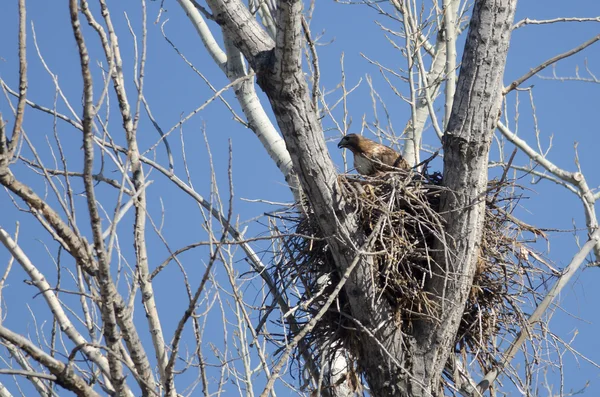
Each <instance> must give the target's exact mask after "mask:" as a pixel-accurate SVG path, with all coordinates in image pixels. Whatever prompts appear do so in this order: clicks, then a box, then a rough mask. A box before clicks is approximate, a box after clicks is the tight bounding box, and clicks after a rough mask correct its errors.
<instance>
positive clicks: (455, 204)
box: [207, 0, 516, 396]
mask: <svg viewBox="0 0 600 397" xmlns="http://www.w3.org/2000/svg"><path fill="white" fill-rule="evenodd" d="M207 3H208V5H209V6H210V8H211V9H212V12H213V15H214V17H215V20H216V21H217V23H219V24H220V25H221V27H222V28H223V30H224V32H225V34H226V35H227V37H229V38H230V39H231V40H232V41H233V43H234V44H235V46H236V47H237V48H238V49H239V50H240V51H241V52H242V53H243V54H244V56H245V57H246V59H247V60H248V61H249V63H250V65H251V66H252V68H253V69H254V70H255V72H256V73H257V75H258V79H257V81H258V84H259V85H260V87H261V88H262V89H263V90H264V92H265V93H266V95H267V96H268V98H269V101H270V103H271V106H272V108H273V111H274V114H275V116H276V118H277V122H278V124H279V128H280V129H281V132H282V134H283V136H284V139H285V142H286V146H287V148H288V150H289V152H290V155H291V158H292V162H293V165H294V169H295V170H296V172H297V173H298V176H299V178H300V182H301V186H302V189H303V191H304V192H305V194H306V197H307V199H308V201H309V203H310V208H311V209H312V211H313V214H312V216H314V217H315V221H316V222H317V223H318V224H319V226H320V227H321V230H322V232H323V235H324V236H326V238H327V241H328V243H329V245H330V248H331V251H332V253H333V256H334V258H335V261H336V265H337V267H338V269H339V270H340V271H342V272H343V271H344V270H345V269H347V268H348V267H349V265H350V264H351V263H352V261H353V260H354V259H355V257H356V255H357V254H358V247H360V246H361V245H362V244H363V242H364V241H365V236H364V235H363V234H362V232H361V231H360V230H357V225H356V219H355V217H354V216H353V214H352V213H350V212H349V211H347V208H346V203H345V200H344V197H343V195H342V193H341V190H340V187H339V186H338V183H337V173H336V171H335V167H334V165H333V163H332V161H331V158H330V156H329V153H328V151H327V148H326V146H325V141H324V137H323V130H322V127H321V124H320V122H319V120H318V117H317V114H316V112H315V109H314V108H313V105H312V102H311V100H310V97H309V89H308V85H307V82H306V80H305V77H304V74H303V71H302V64H301V56H300V54H301V51H300V50H301V46H302V36H301V21H300V18H301V12H302V2H301V1H299V0H289V1H281V2H279V4H278V6H279V10H278V16H277V20H276V24H277V35H276V40H275V42H274V41H273V40H272V39H271V37H270V35H269V34H268V33H267V32H265V31H264V30H263V29H262V28H261V26H260V25H259V24H258V23H257V22H256V20H255V19H254V17H253V15H251V14H250V13H249V12H248V9H247V8H246V7H245V6H244V5H243V4H242V3H241V2H240V1H239V0H207ZM515 4H516V0H480V1H477V2H476V4H475V8H474V14H473V18H472V23H471V27H470V30H469V35H468V39H467V45H466V48H465V55H464V58H463V68H462V70H461V74H460V76H459V81H458V86H457V92H456V96H455V104H454V107H453V111H452V115H451V118H450V120H449V127H448V132H447V137H446V140H445V145H444V149H445V151H446V152H445V154H446V157H445V165H444V166H445V170H446V171H445V175H444V176H445V178H446V182H447V184H448V186H449V187H450V188H451V189H452V191H453V192H454V193H453V194H452V195H448V197H446V198H445V199H444V201H443V208H444V209H447V210H450V212H449V213H448V215H447V216H446V221H447V222H448V224H447V233H448V237H449V239H450V240H452V241H456V242H457V243H456V244H451V246H450V247H449V248H451V249H452V250H453V257H452V258H451V260H449V261H448V264H447V267H446V268H444V269H440V270H439V271H438V272H437V273H436V277H434V278H433V279H432V280H430V283H429V285H428V290H429V291H430V292H431V294H432V295H433V298H434V299H436V300H439V301H440V302H442V301H441V298H439V297H441V296H444V297H445V300H444V301H443V302H442V304H440V307H441V312H440V318H441V323H435V324H433V323H430V322H426V321H422V322H421V323H419V324H418V325H419V327H418V331H419V332H418V333H415V334H414V335H412V336H411V337H410V338H408V339H407V340H404V339H403V335H402V332H401V330H400V329H399V327H397V324H396V322H395V321H393V319H392V310H391V308H390V307H389V305H388V304H387V302H386V301H384V300H379V299H378V297H377V295H376V293H375V290H374V288H373V287H372V285H371V280H372V278H371V276H372V275H371V272H372V271H371V267H370V265H369V263H368V261H367V260H364V259H363V260H361V262H359V264H358V266H357V268H356V271H355V272H354V273H353V275H352V277H351V279H350V280H349V281H348V283H347V284H346V286H345V293H346V294H347V296H348V299H349V302H350V306H351V309H352V315H353V316H354V318H355V319H356V320H357V327H358V328H361V329H363V331H364V332H363V333H362V335H363V336H362V341H361V342H362V343H361V345H362V351H361V352H358V353H359V354H358V356H359V362H360V365H361V367H362V369H363V371H364V374H365V376H366V378H367V380H368V383H369V386H370V389H371V394H372V395H375V396H391V395H396V396H402V395H405V396H409V395H410V396H421V395H432V394H433V395H437V394H438V392H439V387H440V385H439V379H440V374H441V372H442V370H443V368H444V365H445V363H446V360H447V358H448V356H449V354H450V352H451V347H452V345H453V343H454V338H455V334H456V331H457V328H458V324H459V322H460V318H461V315H462V313H463V307H464V303H465V299H466V296H467V294H468V291H469V290H470V287H471V282H472V276H473V269H474V265H475V258H476V257H477V251H478V247H479V241H480V237H481V227H482V222H483V214H484V212H483V209H484V207H483V205H484V203H483V201H481V200H480V199H481V193H482V192H483V191H484V190H485V187H486V182H487V159H488V156H487V155H488V150H489V143H490V139H491V135H492V132H493V129H494V125H495V123H496V120H497V116H498V110H499V105H500V95H501V88H502V84H501V82H502V81H501V77H502V73H503V71H504V64H505V59H506V51H507V48H508V42H509V38H510V27H511V24H512V21H513V17H514V9H515ZM478 200H479V201H478ZM442 263H443V262H442ZM445 274H459V276H457V277H455V278H452V279H448V280H446V281H447V282H446V283H443V281H444V280H445V279H446V277H445Z"/></svg>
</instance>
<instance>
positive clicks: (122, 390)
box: [69, 0, 127, 396]
mask: <svg viewBox="0 0 600 397" xmlns="http://www.w3.org/2000/svg"><path fill="white" fill-rule="evenodd" d="M77 3H78V2H77V0H70V1H69V10H70V14H71V26H72V29H73V34H74V36H75V42H76V43H77V47H78V50H79V58H80V63H81V74H82V77H83V95H84V106H83V148H84V172H83V174H84V177H83V181H84V185H85V193H86V197H87V205H88V211H89V214H90V222H91V228H92V233H93V236H94V248H95V250H96V253H97V256H98V284H99V286H100V294H101V295H102V301H103V305H102V323H103V325H104V338H105V340H106V344H107V346H108V348H109V349H110V350H113V351H119V344H120V339H121V337H120V334H119V331H118V327H117V318H116V314H115V310H114V306H113V304H114V301H115V288H114V285H113V284H112V278H111V272H110V263H109V261H108V258H107V255H106V250H105V247H104V241H103V239H102V223H101V219H100V214H99V212H98V207H97V205H96V195H95V191H94V190H95V189H94V179H93V178H92V170H93V167H94V142H93V134H94V133H93V125H92V123H93V119H94V114H95V111H94V102H93V100H94V99H93V91H92V89H93V88H92V87H93V85H92V84H93V83H92V74H91V72H90V67H89V61H90V57H89V54H88V51H87V47H86V45H85V39H84V36H83V33H82V31H81V23H80V21H79V15H78V11H79V10H78V4H77ZM108 362H109V364H110V378H111V382H112V384H113V386H114V387H115V391H116V393H117V396H123V395H125V394H126V393H127V388H126V385H125V377H124V375H123V367H122V365H121V361H120V360H119V359H118V358H117V357H115V356H113V355H109V356H108Z"/></svg>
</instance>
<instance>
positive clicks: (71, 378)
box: [0, 0, 100, 397]
mask: <svg viewBox="0 0 600 397" xmlns="http://www.w3.org/2000/svg"><path fill="white" fill-rule="evenodd" d="M72 1H75V0H72ZM0 338H2V339H4V340H7V341H9V342H11V343H12V344H14V345H16V346H18V347H19V348H20V349H22V350H23V351H25V352H26V353H27V354H28V355H30V356H31V357H32V358H33V359H34V360H35V361H37V362H39V363H40V364H41V365H43V366H44V367H46V368H48V370H49V371H50V372H51V373H52V374H53V375H54V376H56V383H58V384H59V385H61V386H62V387H64V388H65V389H67V390H70V391H72V392H74V393H75V394H76V395H77V396H80V397H100V395H99V394H98V393H96V392H95V391H94V389H92V388H91V387H90V386H89V385H88V384H87V382H86V381H85V380H83V379H82V378H81V377H80V376H78V375H77V374H75V373H74V372H73V370H72V369H70V368H69V367H67V366H66V365H65V364H63V363H62V362H60V361H58V360H57V359H55V358H54V357H52V356H50V355H49V354H47V353H46V352H44V351H43V350H41V349H40V348H38V347H37V346H35V345H34V344H33V343H32V342H31V341H30V340H28V339H26V338H25V337H23V336H21V335H19V334H17V333H15V332H12V331H10V330H9V329H7V328H4V327H3V326H0Z"/></svg>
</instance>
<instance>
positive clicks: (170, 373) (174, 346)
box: [164, 142, 233, 395]
mask: <svg viewBox="0 0 600 397" xmlns="http://www.w3.org/2000/svg"><path fill="white" fill-rule="evenodd" d="M232 157H233V156H232V155H231V142H230V143H229V209H228V212H227V218H226V219H225V223H224V224H223V234H222V235H221V239H220V240H219V242H218V244H217V246H216V248H215V250H214V252H213V253H212V255H211V256H210V260H209V262H208V265H207V266H206V270H205V271H204V275H203V277H202V280H201V281H200V286H199V287H198V289H197V290H196V293H195V294H194V297H193V298H192V299H191V300H190V304H189V305H188V308H187V309H186V311H185V313H184V314H183V316H182V317H181V319H180V320H179V324H178V325H177V329H176V330H175V334H174V335H173V342H172V343H171V356H170V357H169V361H168V362H167V365H166V367H165V370H164V371H165V381H164V382H165V385H164V386H165V395H170V394H172V393H174V386H175V385H174V383H173V380H174V376H175V373H174V369H175V359H176V358H177V353H178V351H179V343H180V341H181V337H182V334H183V330H184V327H185V324H186V323H187V321H188V320H189V319H190V317H192V315H193V314H194V311H195V310H196V303H197V302H198V299H200V296H201V295H202V292H203V291H204V286H205V285H206V283H207V281H208V279H209V277H210V272H211V269H212V267H213V265H214V264H215V263H216V261H217V257H218V256H219V254H220V252H221V247H222V246H223V243H224V242H225V239H226V238H227V234H228V228H229V226H230V225H231V218H232V216H233V176H232ZM211 235H212V232H211Z"/></svg>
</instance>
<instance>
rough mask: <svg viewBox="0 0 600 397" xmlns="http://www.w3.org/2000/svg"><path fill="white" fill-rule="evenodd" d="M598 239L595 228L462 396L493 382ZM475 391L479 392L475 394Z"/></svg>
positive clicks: (598, 235) (485, 388)
mask: <svg viewBox="0 0 600 397" xmlns="http://www.w3.org/2000/svg"><path fill="white" fill-rule="evenodd" d="M599 241H600V229H598V230H596V231H595V232H594V233H593V234H592V235H591V236H590V238H589V240H588V241H587V242H586V243H585V244H584V245H583V247H581V249H580V250H579V252H578V253H577V254H575V256H574V257H573V259H571V263H569V265H568V266H567V268H566V269H565V271H564V272H563V274H562V275H561V276H560V277H559V278H558V280H556V283H554V285H553V286H552V288H551V289H550V291H548V294H546V297H545V298H544V299H543V300H542V302H541V303H540V304H539V306H538V307H537V308H536V309H535V310H534V312H533V314H532V315H531V316H530V317H529V319H528V320H527V325H526V327H525V328H524V329H522V330H521V332H519V335H518V336H517V338H516V339H515V340H514V341H513V342H512V344H511V345H510V346H509V348H508V350H507V351H506V353H505V354H504V359H503V360H502V362H501V363H500V364H499V365H498V366H496V368H494V369H492V370H491V371H490V372H488V373H487V374H486V375H485V377H484V378H483V379H482V380H481V382H479V384H478V385H477V390H476V391H475V390H471V391H466V393H467V394H463V395H464V396H473V395H482V394H483V393H484V392H485V391H486V390H487V389H488V388H489V387H490V386H491V384H492V383H494V381H495V380H496V378H497V377H498V375H499V374H500V372H501V371H502V370H503V369H504V368H505V367H506V366H507V365H508V364H509V363H510V362H511V361H512V360H513V358H514V357H515V355H516V354H517V352H518V350H519V349H520V348H521V345H522V344H523V343H524V342H525V340H526V339H527V337H528V336H529V334H530V333H529V329H530V328H531V327H533V326H534V325H535V323H537V322H538V321H539V320H540V318H541V316H542V314H544V312H545V311H546V310H547V309H548V307H550V304H552V302H553V301H554V298H556V296H557V295H558V294H559V293H560V291H561V290H562V289H563V288H564V287H565V286H566V285H567V283H568V282H569V280H570V279H571V277H573V275H574V274H575V272H576V271H577V270H578V269H579V267H580V266H581V264H582V263H583V261H584V260H585V257H586V256H587V255H588V254H589V253H590V251H591V250H592V249H593V248H594V246H595V245H596V244H598V242H599ZM475 392H476V393H479V394H476V393H475Z"/></svg>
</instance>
